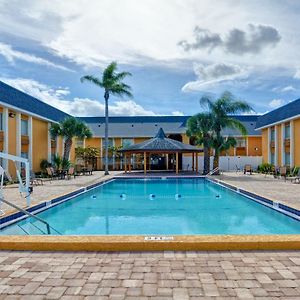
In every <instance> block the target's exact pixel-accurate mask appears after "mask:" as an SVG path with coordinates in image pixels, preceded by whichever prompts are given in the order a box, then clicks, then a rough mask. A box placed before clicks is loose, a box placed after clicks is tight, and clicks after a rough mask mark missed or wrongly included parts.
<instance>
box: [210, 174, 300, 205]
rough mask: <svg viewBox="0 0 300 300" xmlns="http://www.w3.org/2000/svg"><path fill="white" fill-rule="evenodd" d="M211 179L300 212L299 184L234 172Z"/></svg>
mask: <svg viewBox="0 0 300 300" xmlns="http://www.w3.org/2000/svg"><path fill="white" fill-rule="evenodd" d="M211 178H217V179H219V180H221V181H223V182H225V183H227V184H230V185H232V186H235V187H237V188H240V189H244V190H247V191H249V192H252V193H254V194H257V195H259V196H262V197H265V198H268V199H270V200H273V201H276V202H279V203H282V204H285V205H287V206H290V207H292V208H295V209H298V210H300V184H299V183H291V181H290V180H286V181H285V180H284V179H276V178H274V177H273V176H270V175H268V176H265V175H262V174H253V175H244V174H242V173H236V172H225V173H223V174H222V175H220V176H211Z"/></svg>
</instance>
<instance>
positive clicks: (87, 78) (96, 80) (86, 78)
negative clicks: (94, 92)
mask: <svg viewBox="0 0 300 300" xmlns="http://www.w3.org/2000/svg"><path fill="white" fill-rule="evenodd" d="M80 81H81V82H85V81H88V82H91V83H93V84H95V85H97V86H100V87H102V88H103V87H104V86H103V82H102V81H101V80H100V79H99V78H97V77H95V76H93V75H86V76H83V77H81V78H80Z"/></svg>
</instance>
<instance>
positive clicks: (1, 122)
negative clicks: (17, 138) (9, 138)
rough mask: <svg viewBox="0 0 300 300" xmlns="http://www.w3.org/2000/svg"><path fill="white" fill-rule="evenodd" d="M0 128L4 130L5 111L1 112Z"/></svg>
mask: <svg viewBox="0 0 300 300" xmlns="http://www.w3.org/2000/svg"><path fill="white" fill-rule="evenodd" d="M0 130H3V113H2V112H1V113H0Z"/></svg>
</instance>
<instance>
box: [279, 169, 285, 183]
mask: <svg viewBox="0 0 300 300" xmlns="http://www.w3.org/2000/svg"><path fill="white" fill-rule="evenodd" d="M286 174H287V168H286V167H280V168H279V176H280V178H282V177H283V178H284V181H286ZM279 176H278V178H279Z"/></svg>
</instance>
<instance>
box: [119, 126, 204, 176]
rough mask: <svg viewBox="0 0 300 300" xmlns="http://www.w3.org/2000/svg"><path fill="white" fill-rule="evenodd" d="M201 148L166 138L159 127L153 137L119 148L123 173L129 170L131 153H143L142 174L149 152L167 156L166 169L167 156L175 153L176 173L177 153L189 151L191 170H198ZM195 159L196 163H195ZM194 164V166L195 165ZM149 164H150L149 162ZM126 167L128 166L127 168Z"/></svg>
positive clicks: (177, 168) (177, 166)
mask: <svg viewBox="0 0 300 300" xmlns="http://www.w3.org/2000/svg"><path fill="white" fill-rule="evenodd" d="M202 151H203V150H202V149H201V148H197V147H195V146H192V145H188V144H184V143H181V142H179V141H176V140H173V139H170V138H167V137H166V135H165V133H164V131H163V129H162V128H160V129H159V131H158V133H157V134H156V136H155V137H154V138H151V139H149V140H146V141H144V142H142V143H139V144H135V145H130V146H128V147H125V148H123V149H122V150H120V152H122V153H123V154H124V156H125V159H124V169H125V173H126V172H127V170H128V171H129V172H131V155H133V154H143V155H144V160H143V164H144V174H146V172H147V156H148V158H150V157H151V154H159V155H165V156H166V157H167V159H166V169H167V170H168V169H169V167H168V162H169V159H168V156H169V154H171V155H175V157H176V158H175V161H176V174H178V172H179V164H178V160H179V153H191V154H192V170H193V171H195V169H196V172H198V153H199V152H202ZM128 161H129V164H128V166H127V162H128ZM195 161H196V163H195ZM195 165H196V166H195ZM149 166H150V164H149ZM127 167H128V168H127Z"/></svg>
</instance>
